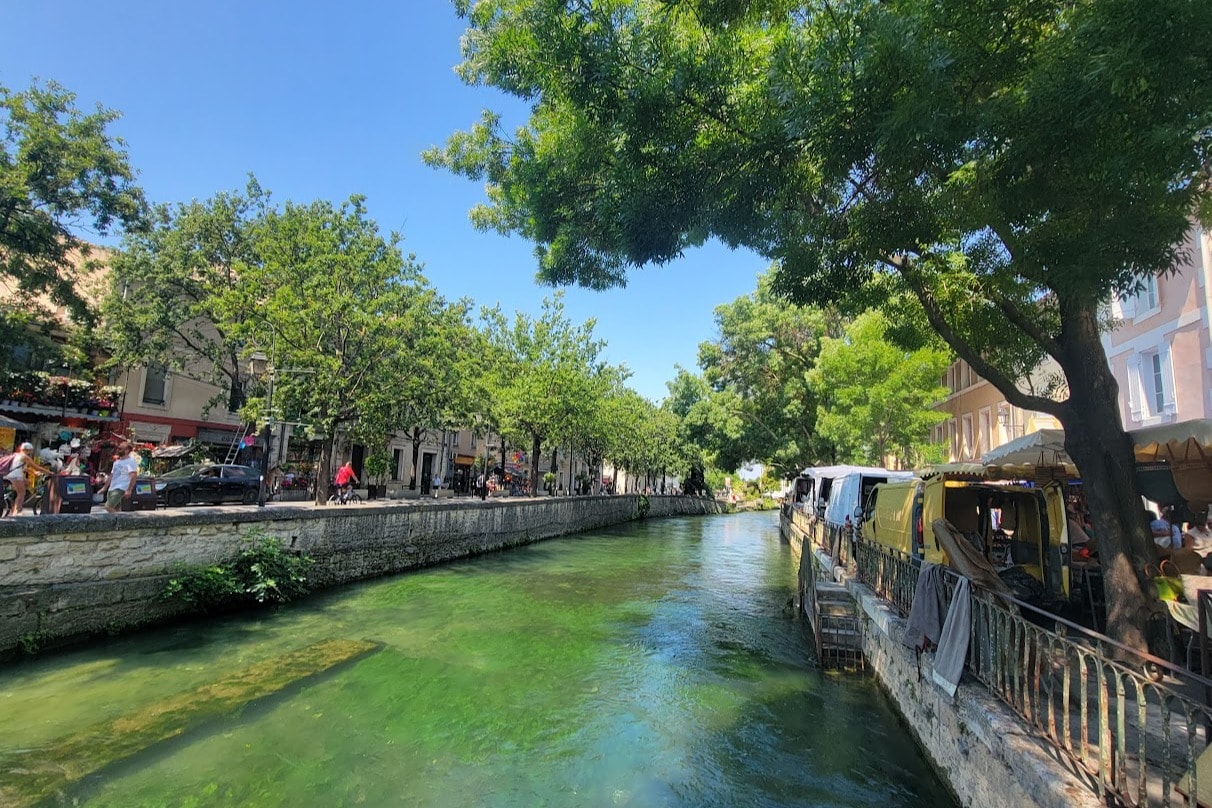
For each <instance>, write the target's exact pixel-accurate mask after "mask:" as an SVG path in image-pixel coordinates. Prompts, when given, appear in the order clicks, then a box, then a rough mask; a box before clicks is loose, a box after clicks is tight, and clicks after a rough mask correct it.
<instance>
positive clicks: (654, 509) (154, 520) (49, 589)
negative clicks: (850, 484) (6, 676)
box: [0, 496, 723, 656]
mask: <svg viewBox="0 0 1212 808" xmlns="http://www.w3.org/2000/svg"><path fill="white" fill-rule="evenodd" d="M649 508H650V510H649V512H648V515H649V516H650V517H659V516H675V515H681V514H708V513H720V512H722V509H723V506H722V505H721V504H720V503H718V502H716V501H715V500H710V499H697V498H693V497H657V496H654V497H651V498H650V499H649ZM638 510H639V497H637V496H614V497H572V498H552V499H531V500H490V501H487V502H481V501H478V500H457V501H449V500H438V501H426V502H423V503H410V504H403V503H382V504H374V505H366V506H351V507H343V508H335V507H334V508H312V507H310V506H292V507H288V506H282V507H272V506H271V507H267V508H264V509H249V508H246V507H239V508H237V507H222V506H220V507H215V508H213V509H206V510H201V509H197V510H190V511H148V512H142V513H138V512H137V513H121V514H113V515H111V514H105V513H96V514H88V515H62V516H40V517H24V518H21V519H14V520H11V521H5V522H3V523H0V656H4V655H9V654H11V653H13V652H14V651H17V650H19V649H21V648H22V647H23V646H26V647H29V646H37V647H47V646H49V645H63V644H67V643H70V642H73V641H77V640H80V639H83V638H86V637H89V636H93V635H97V634H99V633H102V632H109V633H114V632H118V631H122V630H125V629H129V628H131V627H133V626H138V625H142V624H148V623H158V622H163V621H164V620H166V619H169V618H172V617H174V616H175V615H177V614H179V613H180V611H181V607H180V606H179V605H177V604H170V603H163V602H161V601H160V600H159V594H160V591H161V590H162V589H163V586H164V583H165V573H166V571H167V570H168V569H169V568H171V567H172V566H173V565H174V564H176V563H178V562H180V563H185V564H210V563H216V562H219V561H223V560H226V559H229V558H231V557H232V556H234V555H235V554H236V552H237V551H238V550H239V548H240V544H241V540H242V536H243V535H244V533H245V532H246V531H247V530H248V529H249V528H251V527H254V526H256V527H260V528H262V529H264V530H265V531H266V532H268V533H270V534H271V535H275V536H277V537H279V538H280V539H282V541H283V542H284V543H285V544H287V545H289V546H290V547H292V548H295V549H298V550H301V551H304V552H306V553H308V554H309V555H311V556H312V558H314V559H315V561H316V564H315V567H314V568H313V572H312V584H313V586H315V587H316V588H321V587H325V586H333V585H336V584H342V583H346V582H349V581H357V580H362V579H365V578H372V577H376V576H380V575H389V574H392V573H396V572H402V571H405V570H410V569H417V568H420V567H426V566H430V565H433V564H439V563H442V562H443V561H450V560H452V559H456V558H463V557H466V556H471V555H475V554H478V553H484V552H489V551H492V550H501V549H504V548H507V547H515V546H518V545H521V544H528V543H530V542H535V541H540V540H543V539H549V538H553V537H556V536H564V535H568V534H571V533H578V532H581V531H585V530H592V529H594V528H598V527H604V526H606V525H613V524H619V523H622V522H627V521H631V520H633V519H635V518H637V516H638Z"/></svg>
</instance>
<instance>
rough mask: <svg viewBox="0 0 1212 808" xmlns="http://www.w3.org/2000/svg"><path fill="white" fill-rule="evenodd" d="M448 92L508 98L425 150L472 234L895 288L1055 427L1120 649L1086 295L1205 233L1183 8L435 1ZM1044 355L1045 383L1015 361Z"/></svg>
mask: <svg viewBox="0 0 1212 808" xmlns="http://www.w3.org/2000/svg"><path fill="white" fill-rule="evenodd" d="M455 6H456V9H457V10H458V12H459V13H460V14H462V15H464V16H465V18H466V19H467V22H468V26H469V27H468V31H467V34H466V36H465V37H464V39H463V49H464V54H463V55H464V59H463V62H462V64H461V66H460V68H459V70H460V73H461V75H462V76H463V78H464V80H465V81H467V82H469V83H472V84H486V85H490V86H494V87H497V88H500V89H501V90H504V91H505V92H507V93H510V94H513V95H515V96H518V97H520V98H522V99H524V100H525V101H526V102H527V103H528V104H529V105H530V109H531V112H530V117H529V120H528V121H527V122H526V123H525V124H524V125H522V126H520V127H518V128H517V129H516V130H515V131H512V132H509V131H507V130H506V129H505V128H504V127H503V125H502V121H501V119H500V118H499V116H497V115H494V114H492V113H486V114H485V116H484V117H483V119H482V120H481V121H480V122H479V123H478V124H475V125H474V126H473V127H472V128H471V129H470V130H469V131H466V132H462V133H457V134H455V135H453V136H452V137H451V138H450V140H449V141H448V143H447V144H446V146H445V147H444V148H439V149H433V150H430V151H429V152H428V153H427V154H426V159H427V160H428V161H429V162H430V163H431V164H433V165H436V166H442V167H445V168H448V169H450V170H452V171H455V172H459V173H461V174H464V175H466V176H468V177H471V178H475V179H480V180H485V181H486V182H487V197H488V201H487V203H486V204H484V205H481V206H479V207H478V208H476V210H475V211H473V219H474V221H476V222H477V223H478V224H479V225H481V226H483V227H489V228H496V229H498V230H501V231H506V232H516V233H520V234H521V235H523V236H524V237H526V238H528V239H530V240H532V241H534V242H535V244H536V254H537V259H538V273H539V277H540V278H542V279H543V280H545V281H547V282H550V283H554V284H568V283H577V284H582V285H585V286H589V287H597V288H601V287H605V286H610V285H616V284H620V283H622V282H624V280H625V278H626V275H627V273H628V271H630V270H632V269H634V268H636V267H640V266H643V265H646V264H661V263H665V262H667V261H670V260H672V259H674V258H676V257H678V256H679V255H681V254H682V252H683V251H684V250H685V249H686V248H688V247H690V246H692V245H695V244H699V243H701V242H703V241H704V240H705V239H706V238H708V237H710V236H715V237H717V238H719V239H722V240H723V241H724V242H726V243H727V244H730V245H746V246H748V247H751V248H753V249H755V250H757V251H759V252H760V253H761V254H763V255H765V256H767V257H769V258H770V259H772V260H773V261H774V262H776V264H777V271H776V276H775V283H774V287H775V290H776V291H778V292H779V293H781V294H783V295H785V296H787V297H789V298H790V299H793V300H796V301H799V302H808V303H815V304H818V305H836V306H838V307H839V308H841V309H842V310H843V311H847V312H851V313H857V312H859V311H862V310H864V309H866V308H868V307H870V304H871V303H872V300H873V298H874V299H876V300H878V301H883V300H889V299H894V298H902V297H907V298H909V299H910V300H912V301H915V305H916V306H917V307H919V309H920V311H921V312H922V313H923V315H924V318H925V320H926V321H927V322H928V323H929V326H930V327H931V328H932V329H933V330H934V331H935V332H937V333H938V334H939V335H940V336H941V337H942V338H943V339H944V340H945V341H946V342H947V344H948V345H949V346H950V347H951V349H952V350H953V351H954V352H955V353H956V354H957V355H958V356H960V357H961V358H963V359H964V360H965V361H967V362H968V363H969V364H970V365H971V366H972V367H973V369H974V370H976V372H977V373H979V374H980V375H981V376H982V377H984V378H985V379H987V380H988V381H989V382H991V383H992V384H993V385H995V386H996V387H997V388H998V390H1000V391H1001V393H1002V394H1003V395H1004V396H1005V397H1006V399H1007V400H1008V401H1009V402H1010V403H1011V404H1013V405H1015V406H1018V407H1022V408H1024V409H1028V410H1039V411H1042V412H1046V413H1050V414H1052V415H1054V416H1056V417H1057V418H1058V419H1059V420H1060V422H1061V423H1062V424H1063V425H1064V427H1065V433H1066V448H1067V449H1068V451H1069V454H1070V455H1071V456H1072V457H1073V459H1074V460H1075V462H1076V463H1077V465H1078V467H1079V468H1080V470H1081V472H1082V475H1083V479H1084V482H1085V489H1086V492H1087V498H1088V501H1089V504H1090V507H1091V511H1092V516H1093V519H1094V525H1095V530H1096V532H1097V533H1098V535H1099V550H1100V558H1101V561H1102V565H1103V571H1104V580H1105V584H1106V589H1107V595H1108V600H1107V603H1108V621H1107V625H1108V631H1109V633H1110V634H1111V635H1112V636H1114V637H1116V638H1117V639H1119V640H1121V641H1123V642H1125V643H1127V644H1129V645H1131V646H1133V647H1136V648H1144V647H1145V646H1146V641H1145V636H1144V627H1145V623H1146V619H1147V615H1148V613H1149V610H1150V609H1151V608H1152V604H1151V602H1150V600H1149V599H1148V597H1147V596H1146V595H1145V590H1144V588H1143V587H1142V585H1141V577H1140V576H1141V575H1142V570H1143V568H1144V567H1145V565H1146V564H1147V563H1148V562H1149V561H1151V560H1153V559H1154V558H1155V549H1154V547H1153V545H1152V543H1151V541H1150V538H1149V535H1148V533H1147V531H1146V526H1145V525H1144V524H1143V521H1142V518H1141V514H1140V507H1139V502H1140V497H1139V490H1138V487H1137V483H1136V480H1135V475H1134V473H1133V468H1134V460H1133V453H1132V446H1131V443H1130V440H1129V439H1128V437H1127V436H1126V434H1125V432H1124V428H1123V425H1122V422H1121V419H1120V415H1119V410H1118V404H1117V392H1118V391H1117V384H1116V381H1115V378H1114V376H1113V375H1112V374H1111V372H1110V369H1109V367H1108V365H1107V362H1106V358H1105V356H1104V353H1103V350H1102V346H1101V343H1100V324H1101V320H1100V306H1102V305H1103V304H1104V303H1105V301H1106V300H1108V298H1109V297H1110V296H1111V295H1113V294H1116V293H1125V292H1129V291H1131V290H1132V289H1133V288H1134V287H1135V286H1136V284H1138V283H1139V281H1140V279H1141V278H1143V277H1146V276H1149V275H1151V274H1158V273H1163V272H1168V271H1171V268H1172V267H1173V266H1174V263H1175V258H1176V257H1177V252H1178V250H1179V247H1178V246H1177V245H1179V244H1180V242H1181V239H1182V236H1183V234H1184V232H1185V231H1186V229H1187V228H1188V227H1189V225H1190V220H1191V217H1193V216H1199V217H1201V218H1203V219H1205V220H1207V219H1209V218H1212V217H1210V216H1209V214H1212V201H1210V196H1212V195H1210V193H1209V191H1210V187H1212V186H1210V183H1209V171H1210V165H1212V50H1210V49H1209V48H1208V46H1207V43H1208V42H1209V41H1210V39H1212V4H1209V3H1207V2H1204V0H1158V2H1154V3H1148V4H1141V3H1138V2H1136V0H1082V1H1081V2H1062V0H1015V2H1010V3H1007V2H1003V1H1002V0H997V2H993V0H974V2H970V3H936V2H928V1H927V0H891V2H880V3H876V2H870V0H842V2H835V0H829V1H828V2H825V1H824V0H809V2H783V1H781V0H779V1H775V2H770V1H769V0H747V1H746V0H740V1H739V2H730V3H719V2H716V1H715V0H628V2H622V0H585V1H584V2H580V3H576V4H564V3H558V4H553V3H546V2H541V1H540V0H475V1H474V2H473V1H472V0H456V2H455ZM1044 356H1051V357H1052V358H1053V359H1055V361H1056V362H1057V364H1058V365H1059V367H1060V368H1061V369H1062V371H1063V373H1064V376H1065V379H1066V381H1067V393H1066V394H1062V395H1060V396H1058V397H1057V398H1055V399H1053V398H1047V397H1043V396H1038V395H1034V394H1032V393H1031V392H1030V390H1029V388H1028V387H1027V386H1026V385H1025V383H1024V382H1025V380H1024V379H1023V378H1022V377H1021V375H1020V374H1018V373H1017V370H1018V369H1019V368H1021V367H1022V366H1023V365H1024V364H1025V363H1029V360H1034V359H1038V358H1041V357H1044Z"/></svg>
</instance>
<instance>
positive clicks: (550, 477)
mask: <svg viewBox="0 0 1212 808" xmlns="http://www.w3.org/2000/svg"><path fill="white" fill-rule="evenodd" d="M555 480H556V476H555V472H554V471H549V472H546V473H545V474H544V475H543V487H544V488H546V489H547V495H548V496H555Z"/></svg>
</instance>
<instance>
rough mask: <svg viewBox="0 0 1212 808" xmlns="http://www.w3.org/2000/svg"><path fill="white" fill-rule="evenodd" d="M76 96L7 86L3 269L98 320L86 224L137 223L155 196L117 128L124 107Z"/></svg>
mask: <svg viewBox="0 0 1212 808" xmlns="http://www.w3.org/2000/svg"><path fill="white" fill-rule="evenodd" d="M75 100H76V97H75V95H74V94H73V93H70V92H68V91H67V90H65V89H64V88H62V87H60V86H59V85H58V84H55V83H54V82H48V83H47V84H46V85H45V86H40V85H38V84H34V85H33V86H31V87H30V89H28V90H26V91H24V92H14V91H12V90H10V89H8V88H7V87H4V86H0V276H3V277H4V278H5V280H7V281H9V282H10V283H11V284H12V285H13V287H14V296H15V297H17V298H19V299H20V301H21V302H22V303H24V304H32V303H35V302H36V301H37V299H38V297H39V296H42V295H45V296H46V297H47V298H49V299H50V301H51V302H52V303H54V304H55V305H61V306H66V307H67V309H68V310H69V311H70V312H71V314H72V316H73V317H74V318H75V319H76V320H77V321H80V322H87V323H91V322H92V321H93V320H94V317H95V315H94V312H92V311H91V310H90V308H89V306H88V304H87V302H86V299H85V297H84V295H83V294H82V291H81V288H80V285H79V281H80V279H81V277H82V273H84V272H86V271H87V270H89V269H90V268H91V265H90V261H89V258H90V254H91V247H90V245H89V244H88V242H86V241H84V240H83V239H82V238H81V237H80V231H81V230H86V229H91V230H92V232H93V233H95V234H96V235H100V236H103V235H105V234H107V233H109V232H110V231H111V230H112V229H114V228H121V229H125V230H137V229H138V228H139V227H140V226H141V225H142V222H143V216H144V213H145V207H146V205H145V202H144V199H143V192H142V191H141V190H140V189H139V187H138V186H137V185H135V172H134V169H132V168H131V167H130V164H129V162H128V161H127V154H126V150H125V145H126V144H125V143H124V142H123V141H122V140H121V139H120V138H116V137H113V136H112V135H111V134H110V133H109V132H108V129H109V127H110V125H111V124H112V123H113V122H114V121H115V120H117V118H118V113H116V112H114V111H112V110H107V109H104V108H101V107H98V108H97V111H96V112H93V113H91V114H84V113H82V112H81V111H80V110H78V109H76V106H75ZM9 302H10V303H11V302H13V301H12V300H10V301H9Z"/></svg>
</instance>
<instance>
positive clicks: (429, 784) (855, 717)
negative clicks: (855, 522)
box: [0, 512, 954, 808]
mask: <svg viewBox="0 0 1212 808" xmlns="http://www.w3.org/2000/svg"><path fill="white" fill-rule="evenodd" d="M794 588H795V569H794V565H793V563H792V560H791V556H790V552H789V549H788V547H787V546H786V544H784V543H781V542H780V540H779V536H778V524H777V516H776V515H775V514H773V513H769V512H767V513H753V514H741V515H735V516H727V517H707V518H703V517H696V518H677V519H663V520H654V521H650V522H643V523H634V524H629V525H625V526H620V527H617V528H613V529H608V530H601V531H596V532H593V533H587V534H582V535H579V536H575V537H570V538H565V539H559V540H553V541H548V542H543V543H539V544H534V545H530V546H527V547H523V548H519V549H515V550H510V551H508V552H503V553H496V554H491V555H487V556H481V557H479V558H475V559H471V560H468V561H463V562H459V563H453V564H447V565H444V566H441V567H437V568H434V569H428V570H423V571H420V572H416V573H412V574H407V575H401V576H397V577H393V578H388V579H380V580H376V581H371V582H368V583H364V584H359V585H355V586H348V587H343V588H340V589H337V590H332V591H329V592H325V593H322V594H319V595H318V596H314V597H312V598H309V599H308V600H307V601H306V602H305V603H301V604H296V605H293V606H291V607H288V608H284V609H281V610H278V611H276V612H270V613H262V614H257V615H254V616H240V617H229V618H223V619H217V620H213V621H208V622H197V623H191V624H188V625H183V626H179V627H174V628H171V629H166V630H159V631H153V632H148V633H144V634H141V635H138V636H132V637H130V638H122V639H116V640H112V641H110V642H107V643H104V644H100V645H92V646H89V647H88V648H86V649H83V650H80V651H76V652H70V653H62V654H57V655H52V656H48V657H46V658H45V659H39V658H35V659H33V660H31V661H27V662H22V663H19V664H16V665H12V666H9V667H7V668H0V727H2V728H3V729H2V731H0V794H7V797H8V799H9V800H10V801H11V800H14V799H19V797H14V795H19V794H21V793H23V792H21V791H20V788H22V787H26V786H28V785H29V783H30V782H41V783H43V784H44V786H45V783H48V782H50V783H52V786H51V789H52V790H51V791H49V792H48V791H45V790H44V791H43V792H42V793H43V794H47V793H49V794H50V796H49V797H45V798H40V799H42V803H41V804H47V805H87V806H122V808H130V807H131V806H237V805H239V806H259V807H260V806H311V805H316V806H333V805H369V806H386V805H391V806H396V805H399V806H443V807H445V806H481V805H483V806H501V807H502V808H505V807H506V806H642V807H644V808H647V806H721V808H722V807H724V806H772V807H773V806H879V807H880V808H891V807H892V806H917V805H931V806H935V805H939V806H946V805H953V804H954V802H953V799H952V797H951V796H950V795H949V793H948V792H947V790H946V789H945V788H944V786H943V785H942V784H941V782H940V781H939V780H938V778H937V777H936V776H935V774H934V773H933V771H932V770H931V769H930V767H929V765H928V764H927V762H926V761H925V759H924V758H923V756H922V754H921V752H920V751H919V750H918V748H917V747H916V746H915V744H914V743H913V742H912V741H911V739H910V738H909V736H908V731H907V730H906V729H905V728H904V727H903V726H902V725H901V724H900V723H899V722H898V720H897V718H896V716H895V715H894V713H893V712H892V710H891V707H890V705H889V703H888V701H887V699H886V698H885V697H884V695H883V693H882V692H881V691H880V690H879V689H878V687H877V686H876V684H875V683H874V681H873V680H872V679H871V678H869V677H854V676H833V675H824V674H822V673H820V672H818V671H817V670H816V669H815V668H814V667H813V665H812V660H811V658H810V657H811V654H812V650H811V649H812V642H811V637H810V636H809V635H808V630H807V626H806V623H805V622H803V621H798V620H796V619H795V618H794V616H793V612H792V610H791V608H790V606H789V601H790V599H791V597H792V595H793V592H794ZM364 639H365V640H370V641H372V642H373V643H374V644H375V645H374V647H373V649H372V650H370V651H369V652H368V653H366V654H365V655H362V656H360V657H358V658H356V659H354V660H352V661H349V662H346V663H345V664H342V665H338V666H336V667H332V668H329V669H327V670H324V671H322V672H320V673H317V674H315V675H313V676H310V677H307V678H302V679H299V680H298V681H294V682H291V683H289V684H287V685H286V686H285V687H284V688H283V689H281V690H278V691H277V692H275V693H273V694H272V695H268V696H265V697H263V698H259V699H254V700H250V701H248V703H246V704H240V705H239V706H235V707H232V708H230V709H228V710H226V711H224V712H221V713H220V714H218V715H213V716H210V717H209V718H207V717H206V716H205V714H200V715H198V716H195V717H192V718H189V719H187V720H186V723H187V724H188V726H187V727H186V728H185V731H184V732H183V733H182V734H180V735H179V736H178V737H173V738H170V739H167V740H164V739H161V738H159V737H155V733H154V732H150V734H148V737H147V738H145V739H140V737H139V734H140V733H149V725H150V724H152V723H154V722H152V721H151V720H149V719H148V716H151V715H159V714H160V713H161V712H162V710H163V708H162V707H161V705H177V706H180V704H181V703H183V702H190V703H192V702H195V701H198V700H205V699H207V698H211V697H212V696H213V695H214V694H215V692H217V691H221V690H222V689H223V688H221V687H219V686H217V685H215V683H217V682H224V683H230V682H232V681H233V680H234V681H239V682H242V683H247V680H249V679H255V678H256V676H258V675H261V673H258V672H262V673H263V672H264V670H265V669H264V666H265V665H271V664H273V663H274V661H275V660H281V659H283V658H284V657H287V656H289V655H291V654H292V653H293V652H296V651H299V650H300V649H304V648H307V647H310V646H314V645H315V644H317V643H323V642H326V641H330V640H364ZM153 729H154V728H153ZM106 733H109V736H108V738H107V736H106ZM98 749H108V750H109V756H108V757H107V756H106V755H101V756H100V758H99V759H100V760H101V761H103V762H104V766H103V767H102V766H101V764H99V763H98V762H97V759H96V758H91V757H90V752H91V751H93V750H98ZM116 749H118V750H122V751H121V752H120V753H116V752H114V750H116ZM90 761H91V762H90ZM40 767H41V768H43V769H45V770H46V771H43V772H41V776H42V779H41V780H38V777H37V776H36V775H39V772H38V771H37V770H38V769H39V768H40ZM90 767H91V768H90ZM94 769H99V770H96V771H94ZM55 778H58V780H56V779H55ZM6 786H7V791H5V790H4V789H5V787H6ZM24 793H27V794H28V793H37V792H24Z"/></svg>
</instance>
